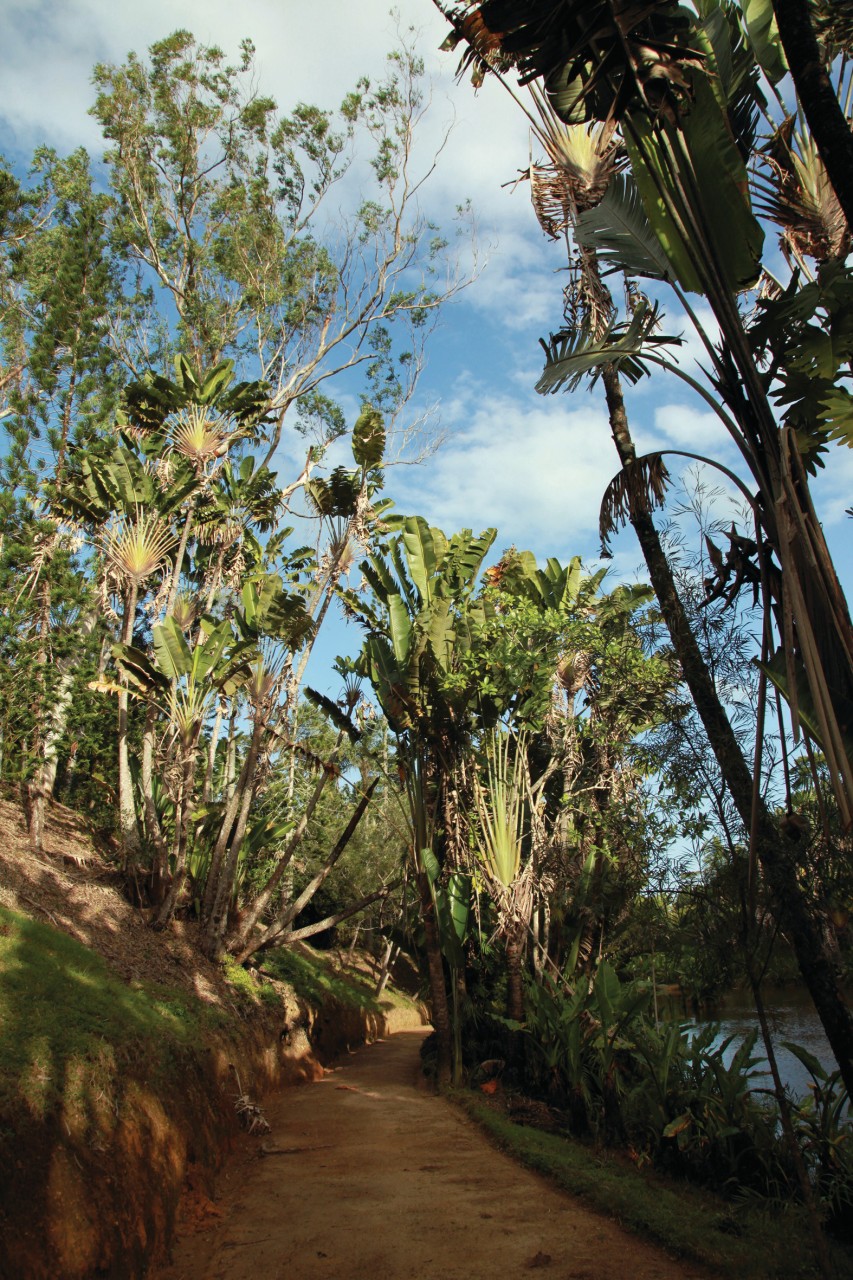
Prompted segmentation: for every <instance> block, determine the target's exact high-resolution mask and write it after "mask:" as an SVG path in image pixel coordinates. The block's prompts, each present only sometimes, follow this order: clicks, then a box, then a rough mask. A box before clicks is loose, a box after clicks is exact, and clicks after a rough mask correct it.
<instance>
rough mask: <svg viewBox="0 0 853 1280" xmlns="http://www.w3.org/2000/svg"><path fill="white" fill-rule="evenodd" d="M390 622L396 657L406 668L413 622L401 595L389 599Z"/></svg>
mask: <svg viewBox="0 0 853 1280" xmlns="http://www.w3.org/2000/svg"><path fill="white" fill-rule="evenodd" d="M388 621H389V626H390V631H391V644H392V645H393V647H394V657H395V658H396V659H397V661H398V662H399V664H400V666H401V667H402V666H405V664H406V662H407V661H408V658H409V645H410V644H411V638H412V622H411V618H410V616H409V611H408V609H407V608H406V604H405V601H404V600H403V599H402V598H401V597H400V596H399V595H392V596H389V597H388Z"/></svg>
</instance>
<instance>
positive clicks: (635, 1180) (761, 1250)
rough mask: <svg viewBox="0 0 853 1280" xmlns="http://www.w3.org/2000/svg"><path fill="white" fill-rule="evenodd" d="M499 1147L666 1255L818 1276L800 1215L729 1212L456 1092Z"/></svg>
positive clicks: (711, 1199)
mask: <svg viewBox="0 0 853 1280" xmlns="http://www.w3.org/2000/svg"><path fill="white" fill-rule="evenodd" d="M451 1096H452V1097H453V1100H454V1101H456V1102H458V1103H459V1104H460V1105H461V1106H462V1107H464V1109H465V1110H466V1111H467V1112H468V1114H469V1115H470V1116H471V1117H472V1118H473V1119H474V1120H476V1121H477V1123H478V1124H480V1125H481V1126H482V1127H483V1128H484V1129H485V1130H486V1132H487V1133H488V1134H489V1135H490V1136H491V1138H492V1139H493V1140H494V1142H495V1143H496V1145H497V1146H499V1147H500V1148H501V1149H502V1150H504V1151H506V1152H508V1153H509V1154H510V1155H512V1156H514V1157H515V1158H516V1159H518V1160H519V1161H520V1162H521V1163H522V1164H525V1165H527V1166H528V1167H529V1168H531V1169H535V1170H536V1171H537V1172H538V1173H542V1174H545V1175H546V1176H547V1177H548V1178H550V1179H551V1180H552V1181H554V1182H556V1183H557V1185H558V1186H560V1187H562V1188H563V1190H565V1191H569V1192H571V1193H572V1194H573V1195H578V1196H581V1197H583V1199H584V1200H585V1201H586V1202H587V1203H588V1204H589V1205H590V1206H591V1207H593V1208H595V1209H598V1210H600V1211H601V1212H602V1213H604V1214H606V1215H607V1216H608V1217H611V1218H615V1219H616V1220H617V1221H618V1222H620V1223H621V1224H622V1225H623V1226H625V1227H628V1228H630V1229H631V1230H632V1231H635V1232H636V1233H637V1234H638V1235H642V1236H645V1237H646V1238H647V1239H649V1240H652V1241H654V1242H655V1243H656V1244H659V1245H662V1246H663V1248H665V1249H666V1250H667V1251H668V1252H669V1253H671V1254H674V1255H676V1256H677V1257H681V1258H685V1259H689V1260H690V1261H691V1262H696V1263H699V1264H700V1265H703V1266H706V1267H709V1268H712V1269H713V1270H714V1271H716V1272H718V1273H719V1274H720V1275H721V1276H725V1277H731V1280H774V1278H775V1280H794V1277H801V1278H802V1280H805V1278H806V1277H810V1276H818V1275H819V1274H820V1273H819V1270H818V1269H817V1265H816V1263H815V1261H814V1249H813V1246H812V1243H811V1237H810V1235H809V1229H808V1223H807V1221H806V1218H805V1214H804V1213H803V1212H802V1211H801V1210H800V1209H799V1208H797V1207H795V1206H790V1207H788V1208H787V1209H786V1210H785V1211H784V1212H783V1213H771V1212H770V1211H768V1210H766V1209H762V1208H761V1207H759V1206H756V1205H754V1204H752V1203H742V1204H737V1205H735V1204H732V1203H730V1202H729V1201H726V1200H723V1199H721V1198H720V1197H718V1196H715V1195H713V1194H711V1193H709V1192H706V1191H703V1190H702V1189H701V1188H699V1187H695V1186H692V1185H691V1184H689V1183H681V1182H677V1183H676V1182H673V1181H671V1180H670V1179H667V1178H664V1177H662V1176H660V1175H659V1174H655V1173H651V1172H648V1171H644V1170H639V1169H636V1168H634V1167H633V1166H632V1165H630V1164H628V1163H627V1162H625V1161H624V1160H623V1161H620V1160H618V1159H617V1158H615V1157H614V1156H612V1155H610V1154H609V1153H607V1152H606V1151H600V1150H597V1149H594V1148H591V1147H588V1146H586V1145H584V1144H581V1143H579V1142H574V1141H572V1140H571V1139H569V1138H564V1137H560V1136H557V1135H554V1134H550V1133H543V1132H541V1131H540V1130H538V1129H531V1128H527V1127H525V1126H522V1125H517V1124H514V1123H513V1122H512V1121H511V1120H508V1119H507V1118H506V1117H505V1116H503V1115H501V1114H500V1113H499V1112H496V1111H494V1110H493V1109H492V1108H491V1107H489V1106H487V1105H486V1104H485V1103H484V1102H482V1101H480V1099H479V1098H477V1097H476V1096H474V1095H472V1094H470V1093H465V1092H462V1091H457V1092H453V1093H452V1095H451ZM830 1247H831V1249H832V1252H833V1261H834V1263H835V1266H836V1270H837V1274H838V1276H853V1252H851V1251H848V1250H845V1249H844V1248H843V1247H841V1246H839V1245H836V1244H835V1243H834V1242H830Z"/></svg>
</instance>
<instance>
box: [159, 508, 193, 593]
mask: <svg viewBox="0 0 853 1280" xmlns="http://www.w3.org/2000/svg"><path fill="white" fill-rule="evenodd" d="M194 515H195V512H194V510H193V508H192V507H190V509H189V511H188V512H187V514H186V519H185V520H184V527H183V529H182V530H181V541H180V542H179V544H178V550H177V551H176V552H175V565H174V568H173V569H172V580H171V582H170V583H169V595H168V597H167V599H166V610H165V616H166V617H167V618H168V617H170V616H171V615H172V613H173V612H174V608H175V600H176V598H177V595H178V583H179V582H180V580H181V569H182V568H183V564H184V556H185V555H186V551H187V543H188V542H189V540H190V530H191V529H192V523H193V516H194Z"/></svg>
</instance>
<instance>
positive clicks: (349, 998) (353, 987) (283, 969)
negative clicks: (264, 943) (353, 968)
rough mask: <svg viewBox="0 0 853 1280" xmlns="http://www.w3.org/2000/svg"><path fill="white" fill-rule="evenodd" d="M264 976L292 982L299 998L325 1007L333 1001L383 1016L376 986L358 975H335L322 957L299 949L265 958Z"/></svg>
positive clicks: (274, 953) (269, 955)
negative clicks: (329, 1000)
mask: <svg viewBox="0 0 853 1280" xmlns="http://www.w3.org/2000/svg"><path fill="white" fill-rule="evenodd" d="M264 972H265V973H270V974H272V976H273V977H275V978H278V979H280V980H281V981H282V982H289V983H290V985H291V986H292V987H293V989H294V991H295V992H296V994H297V995H298V996H301V997H302V999H303V1000H307V1001H308V1002H309V1003H311V1004H315V1005H318V1006H319V1005H322V1004H323V1002H324V1000H328V999H329V998H332V999H334V1000H337V1001H338V1003H339V1004H342V1005H347V1006H350V1007H353V1008H356V1009H364V1010H366V1011H367V1012H369V1013H376V1014H381V1013H382V1006H381V1005H380V1004H379V1002H378V1001H377V1000H376V998H375V996H374V994H373V985H372V983H368V981H367V980H366V979H362V978H361V977H359V976H358V975H357V974H353V973H347V974H341V973H335V972H334V971H333V970H332V969H331V967H330V966H329V965H328V964H327V962H326V960H325V959H324V958H323V956H322V955H319V954H317V953H314V952H308V951H307V950H301V949H299V950H297V949H296V948H295V947H279V948H278V949H277V950H275V951H270V952H268V953H267V954H266V955H265V956H264Z"/></svg>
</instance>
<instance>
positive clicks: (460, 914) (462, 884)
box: [447, 871, 472, 942]
mask: <svg viewBox="0 0 853 1280" xmlns="http://www.w3.org/2000/svg"><path fill="white" fill-rule="evenodd" d="M471 887H472V882H471V877H470V876H469V875H468V874H467V873H466V872H464V871H454V873H453V874H452V875H451V877H450V879H449V880H448V882H447V898H448V902H449V904H450V917H451V920H452V921H453V928H454V930H455V933H456V936H457V938H458V939H459V941H460V942H464V941H465V934H466V932H467V930H468V920H469V917H470V914H471Z"/></svg>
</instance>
